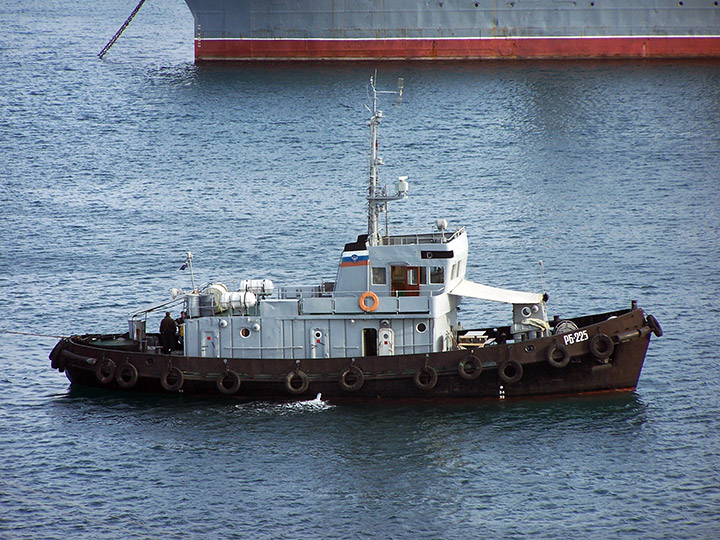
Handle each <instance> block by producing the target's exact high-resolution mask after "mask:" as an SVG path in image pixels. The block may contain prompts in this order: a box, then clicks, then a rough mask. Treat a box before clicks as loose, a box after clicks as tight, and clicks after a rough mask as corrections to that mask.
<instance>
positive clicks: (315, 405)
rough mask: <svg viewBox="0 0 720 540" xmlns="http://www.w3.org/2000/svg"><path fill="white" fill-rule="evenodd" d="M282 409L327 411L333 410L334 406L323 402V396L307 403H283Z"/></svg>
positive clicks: (318, 396) (319, 395) (320, 395)
mask: <svg viewBox="0 0 720 540" xmlns="http://www.w3.org/2000/svg"><path fill="white" fill-rule="evenodd" d="M281 407H282V408H283V409H285V410H290V411H301V412H305V411H326V410H328V409H332V408H333V405H330V404H329V403H328V402H327V401H323V399H322V394H318V395H317V396H315V399H310V400H307V401H294V402H292V403H283V404H282V405H281Z"/></svg>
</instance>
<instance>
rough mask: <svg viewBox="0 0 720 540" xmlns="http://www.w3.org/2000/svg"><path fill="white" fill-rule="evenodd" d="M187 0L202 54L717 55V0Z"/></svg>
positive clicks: (242, 57) (406, 57) (266, 57)
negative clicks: (591, 0)
mask: <svg viewBox="0 0 720 540" xmlns="http://www.w3.org/2000/svg"><path fill="white" fill-rule="evenodd" d="M185 1H186V3H187V4H188V6H189V8H190V11H191V12H192V14H193V17H194V20H195V58H196V60H198V61H204V60H411V59H413V60H451V59H456V60H457V59H461V60H463V59H505V58H508V59H511V58H518V59H524V58H718V57H720V6H719V5H718V4H719V2H718V1H713V0H685V1H683V2H677V1H674V0H657V1H652V2H650V1H645V2H637V3H628V2H623V1H621V0H596V1H594V2H589V1H585V2H558V1H556V0H515V1H508V2H500V1H496V0H478V1H475V2H473V1H464V0H463V1H458V0H446V1H434V2H427V1H421V0H393V1H380V0H355V1H333V0H273V1H261V0H185ZM638 4H642V6H638Z"/></svg>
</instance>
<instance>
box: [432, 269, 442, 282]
mask: <svg viewBox="0 0 720 540" xmlns="http://www.w3.org/2000/svg"><path fill="white" fill-rule="evenodd" d="M430 283H445V268H443V267H442V266H433V267H431V268H430Z"/></svg>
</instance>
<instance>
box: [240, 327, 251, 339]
mask: <svg viewBox="0 0 720 540" xmlns="http://www.w3.org/2000/svg"><path fill="white" fill-rule="evenodd" d="M240 337H244V338H249V337H250V329H249V328H241V329H240Z"/></svg>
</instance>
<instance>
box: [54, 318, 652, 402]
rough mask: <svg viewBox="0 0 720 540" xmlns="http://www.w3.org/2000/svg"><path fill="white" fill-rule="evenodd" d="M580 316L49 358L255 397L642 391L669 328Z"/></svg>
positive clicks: (90, 343) (179, 388) (109, 382)
mask: <svg viewBox="0 0 720 540" xmlns="http://www.w3.org/2000/svg"><path fill="white" fill-rule="evenodd" d="M573 321H574V323H575V324H576V325H577V326H578V329H577V330H576V331H572V332H570V333H569V334H559V335H554V336H549V337H543V338H539V339H534V340H528V341H524V342H521V343H512V344H511V343H508V344H504V343H502V340H498V341H500V343H497V344H494V345H490V346H482V345H478V346H472V345H468V346H466V347H465V348H462V349H458V350H454V351H446V352H437V353H429V354H410V355H397V356H371V357H358V358H306V359H302V360H292V359H257V358H255V359H253V358H220V357H217V358H209V357H190V356H183V355H180V354H162V353H159V352H155V353H152V352H149V351H144V352H142V351H140V350H138V343H137V342H133V341H132V340H130V339H128V338H127V335H125V336H120V335H110V336H100V335H89V336H73V337H69V338H64V339H62V340H61V341H60V342H59V343H58V344H57V345H56V346H55V348H54V349H53V351H52V353H51V354H50V359H51V360H52V366H53V367H54V368H55V369H58V370H59V371H64V372H65V373H66V375H67V377H68V379H69V380H70V381H71V382H72V383H73V384H80V385H85V386H98V387H103V388H115V389H125V390H142V391H157V392H183V393H185V394H191V395H206V396H207V395H217V396H221V395H226V396H232V397H235V398H240V399H249V400H257V399H262V400H278V399H279V400H307V399H312V398H314V397H315V396H316V395H317V394H322V397H323V399H326V400H329V401H335V402H341V401H355V400H377V399H384V400H388V399H390V400H395V399H420V400H438V399H441V400H442V399H445V400H447V399H451V400H452V399H479V398H486V399H505V398H512V397H523V396H525V397H528V396H550V395H570V394H581V393H594V392H618V391H631V390H633V389H635V387H636V385H637V382H638V379H639V377H640V372H641V370H642V366H643V362H644V359H645V354H646V351H647V347H648V344H649V341H650V336H651V334H652V333H653V332H655V333H656V334H658V335H661V334H662V331H661V330H660V327H659V325H657V322H656V321H655V319H654V318H653V317H652V316H647V317H645V314H644V313H643V311H642V310H641V309H637V308H633V309H630V310H623V311H617V312H612V313H604V314H599V315H592V316H586V317H580V318H576V319H573ZM507 331H509V329H508V328H505V329H503V328H499V329H497V328H496V329H493V330H490V329H488V334H489V335H496V336H497V335H500V334H502V333H503V332H507Z"/></svg>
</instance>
